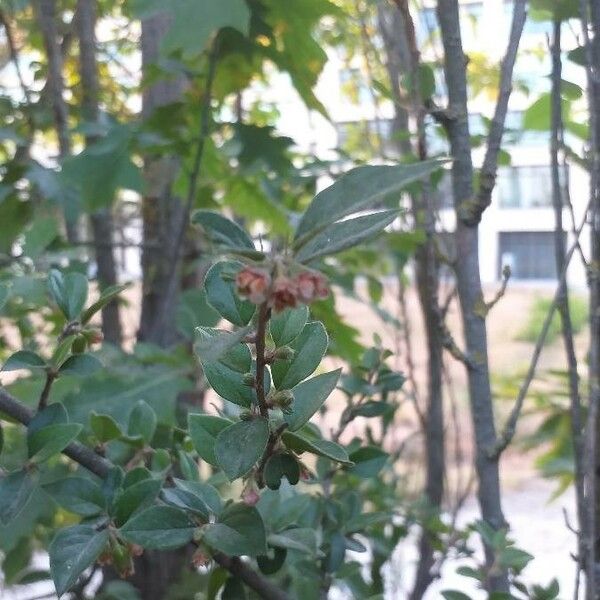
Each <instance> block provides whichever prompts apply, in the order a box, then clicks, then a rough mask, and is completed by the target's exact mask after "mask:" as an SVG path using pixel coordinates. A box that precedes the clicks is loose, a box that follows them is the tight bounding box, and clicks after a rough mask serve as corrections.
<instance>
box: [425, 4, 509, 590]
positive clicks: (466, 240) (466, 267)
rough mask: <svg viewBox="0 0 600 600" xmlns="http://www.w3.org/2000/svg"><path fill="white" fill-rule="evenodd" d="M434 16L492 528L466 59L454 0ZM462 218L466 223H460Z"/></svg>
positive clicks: (494, 582)
mask: <svg viewBox="0 0 600 600" xmlns="http://www.w3.org/2000/svg"><path fill="white" fill-rule="evenodd" d="M437 15H438V20H439V23H440V30H441V35H442V42H443V46H444V51H445V52H444V72H445V76H446V85H447V87H448V107H447V111H446V115H447V119H446V121H445V126H446V129H447V132H448V137H449V140H450V148H451V155H452V158H453V163H452V191H453V196H454V207H455V212H456V215H457V224H456V232H455V241H456V256H457V260H456V285H457V291H458V297H459V300H460V305H461V312H462V321H463V332H464V338H465V343H466V352H467V356H468V357H469V358H470V360H471V364H470V367H469V368H468V371H467V374H468V388H469V399H470V403H471V413H472V419H473V429H474V433H475V467H476V470H477V477H478V484H479V485H478V499H479V504H480V507H481V515H482V518H483V519H484V521H486V522H487V523H488V524H489V525H490V526H491V527H492V528H493V529H496V530H497V529H501V528H504V527H506V526H507V524H506V520H505V518H504V514H503V512H502V504H501V492H500V476H499V467H498V461H497V460H496V459H494V458H491V457H490V456H489V454H488V449H489V448H491V447H494V446H495V445H496V443H497V436H496V427H495V423H494V412H493V404H492V392H491V385H490V373H489V365H488V352H487V330H486V323H485V318H484V317H483V316H482V315H481V311H480V310H478V307H480V306H481V305H482V303H483V292H482V288H481V278H480V273H479V232H478V228H477V226H476V225H475V226H473V224H472V222H471V220H470V219H469V218H468V216H469V210H468V207H469V206H470V205H471V204H472V203H473V197H474V189H473V175H474V172H473V162H472V157H471V144H470V133H469V122H468V97H467V77H466V57H465V54H464V52H463V47H462V38H461V31H460V19H459V8H458V1H457V0H438V3H437ZM465 216H466V217H467V218H465ZM485 551H486V552H485V553H486V561H487V564H488V565H489V566H490V567H491V566H492V564H493V562H494V553H493V550H492V548H490V547H488V546H486V548H485ZM487 583H488V587H489V589H490V590H491V591H501V592H508V577H507V574H506V572H501V573H499V574H498V575H493V576H490V580H489V581H488V582H487Z"/></svg>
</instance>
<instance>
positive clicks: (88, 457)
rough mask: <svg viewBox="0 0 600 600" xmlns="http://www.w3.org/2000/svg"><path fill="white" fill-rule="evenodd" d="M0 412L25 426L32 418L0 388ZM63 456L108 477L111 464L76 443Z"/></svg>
mask: <svg viewBox="0 0 600 600" xmlns="http://www.w3.org/2000/svg"><path fill="white" fill-rule="evenodd" d="M0 412H3V413H5V414H6V415H8V416H9V417H11V418H12V419H14V420H15V421H18V422H19V423H21V424H23V425H25V426H27V425H29V423H30V422H31V420H32V419H33V416H34V414H33V412H32V411H31V410H30V409H29V408H28V407H27V406H25V405H24V404H22V403H21V402H19V400H17V399H16V398H14V397H13V396H12V395H11V394H9V393H8V392H7V391H6V390H5V389H4V388H2V387H0ZM63 454H64V455H65V456H68V457H69V458H70V459H72V460H74V461H75V462H77V463H79V464H80V465H81V466H82V467H85V468H86V469H87V470H88V471H91V472H92V473H94V474H95V475H97V476H98V477H101V478H102V479H104V478H105V477H106V476H107V475H108V472H109V471H110V469H111V468H112V465H111V463H109V462H108V461H107V460H105V459H104V458H102V457H101V456H98V455H97V454H96V453H95V452H94V451H93V450H91V449H90V448H88V447H87V446H84V445H83V444H80V443H78V442H73V443H72V444H69V445H68V446H67V447H66V448H65V449H64V450H63Z"/></svg>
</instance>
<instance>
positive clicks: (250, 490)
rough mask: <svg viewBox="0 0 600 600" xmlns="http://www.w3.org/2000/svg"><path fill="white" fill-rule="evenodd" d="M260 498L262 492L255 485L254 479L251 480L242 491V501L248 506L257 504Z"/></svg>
mask: <svg viewBox="0 0 600 600" xmlns="http://www.w3.org/2000/svg"><path fill="white" fill-rule="evenodd" d="M259 500H260V494H259V493H258V490H257V489H256V486H255V485H254V481H253V480H250V481H249V482H248V483H247V484H246V487H245V488H244V491H243V492H242V502H243V503H244V504H245V505H246V506H255V505H256V504H257V503H258V501H259Z"/></svg>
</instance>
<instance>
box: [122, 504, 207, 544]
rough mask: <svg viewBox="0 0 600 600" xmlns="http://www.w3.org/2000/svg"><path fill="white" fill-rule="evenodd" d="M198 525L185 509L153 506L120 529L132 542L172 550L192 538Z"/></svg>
mask: <svg viewBox="0 0 600 600" xmlns="http://www.w3.org/2000/svg"><path fill="white" fill-rule="evenodd" d="M195 528H196V525H195V524H194V522H193V521H192V520H191V519H190V518H189V517H188V516H187V515H186V514H185V512H184V511H182V510H180V509H178V508H175V507H173V506H151V507H150V508H147V509H146V510H144V511H142V512H141V513H138V514H137V515H135V516H134V517H133V518H132V519H130V520H129V521H127V523H125V525H124V526H123V527H121V529H120V533H121V535H122V536H123V537H124V538H125V539H126V540H127V541H129V542H131V543H132V544H138V545H140V546H142V547H144V548H148V549H151V550H172V549H174V548H179V547H181V546H185V545H186V544H187V543H188V542H190V541H191V540H192V537H193V536H194V529H195Z"/></svg>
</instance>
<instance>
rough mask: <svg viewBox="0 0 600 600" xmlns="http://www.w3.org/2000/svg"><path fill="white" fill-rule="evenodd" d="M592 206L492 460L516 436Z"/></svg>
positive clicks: (567, 258)
mask: <svg viewBox="0 0 600 600" xmlns="http://www.w3.org/2000/svg"><path fill="white" fill-rule="evenodd" d="M590 205H591V200H590V201H589V202H588V204H587V207H586V209H585V211H584V213H583V214H584V216H583V219H582V220H581V223H580V225H579V227H578V228H577V232H576V236H575V240H574V242H573V243H572V245H571V247H570V248H569V251H568V252H567V255H566V256H565V262H564V266H563V269H562V271H561V273H560V278H559V280H558V286H557V288H556V292H555V293H554V298H553V300H552V304H551V306H550V309H549V310H548V314H547V315H546V320H545V321H544V325H543V326H542V331H541V332H540V335H539V337H538V340H537V343H536V345H535V348H534V350H533V354H532V356H531V362H530V363H529V369H528V370H527V375H526V376H525V379H524V381H523V383H522V384H521V387H520V389H519V394H518V396H517V400H516V402H515V405H514V407H513V409H512V411H511V413H510V415H509V417H508V420H507V421H506V425H505V426H504V428H503V430H502V433H501V434H500V436H499V437H498V441H497V442H496V444H495V445H494V446H492V447H491V448H489V449H488V451H487V455H488V458H489V459H491V460H497V459H498V458H499V457H500V455H501V454H502V452H504V450H506V448H507V447H508V445H509V444H510V443H511V441H512V439H513V438H514V436H515V432H516V429H517V421H518V420H519V417H520V415H521V410H522V409H523V404H524V402H525V397H526V396H527V392H528V391H529V386H530V385H531V382H532V381H533V377H534V375H535V371H536V369H537V363H538V360H539V358H540V354H541V353H542V349H543V347H544V342H545V341H546V336H547V335H548V331H549V329H550V325H551V324H552V318H553V317H554V312H555V310H556V308H557V306H558V303H559V302H560V299H561V296H562V293H563V288H564V285H565V281H566V278H567V271H568V269H569V264H570V263H571V259H572V258H573V255H574V254H575V251H576V250H577V245H578V243H579V237H580V236H581V232H582V231H583V228H584V226H585V224H586V222H587V214H588V211H589V209H590Z"/></svg>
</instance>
